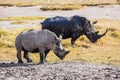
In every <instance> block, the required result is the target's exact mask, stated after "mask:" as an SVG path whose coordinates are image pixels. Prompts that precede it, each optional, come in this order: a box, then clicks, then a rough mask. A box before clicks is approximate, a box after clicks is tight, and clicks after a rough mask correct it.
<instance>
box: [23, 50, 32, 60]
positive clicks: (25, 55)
mask: <svg viewBox="0 0 120 80" xmlns="http://www.w3.org/2000/svg"><path fill="white" fill-rule="evenodd" d="M24 58H25V59H26V60H27V62H33V61H32V60H31V59H30V58H29V53H28V51H24Z"/></svg>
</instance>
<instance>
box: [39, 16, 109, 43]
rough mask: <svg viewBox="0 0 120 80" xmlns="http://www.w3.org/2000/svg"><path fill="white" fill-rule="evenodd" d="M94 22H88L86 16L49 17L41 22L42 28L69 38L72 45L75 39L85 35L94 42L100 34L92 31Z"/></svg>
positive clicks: (63, 37)
mask: <svg viewBox="0 0 120 80" xmlns="http://www.w3.org/2000/svg"><path fill="white" fill-rule="evenodd" d="M96 22H97V21H95V22H93V23H92V22H90V21H89V20H88V19H87V18H85V17H81V16H77V15H75V16H72V17H61V16H56V17H51V18H47V19H46V20H44V21H43V22H42V23H41V24H42V29H48V30H50V31H52V32H54V33H55V34H56V35H57V36H59V35H63V36H62V39H67V38H71V44H72V45H74V43H75V41H76V40H77V39H78V38H79V37H80V36H81V35H86V36H87V38H88V39H89V40H90V41H91V42H93V43H94V42H96V41H97V40H98V39H100V38H101V37H102V36H104V35H105V34H106V32H107V30H106V32H105V33H103V34H102V35H99V34H98V31H96V32H95V31H94V26H93V24H95V23H96Z"/></svg>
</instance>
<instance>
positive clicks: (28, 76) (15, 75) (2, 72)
mask: <svg viewBox="0 0 120 80" xmlns="http://www.w3.org/2000/svg"><path fill="white" fill-rule="evenodd" d="M0 80H120V68H116V67H113V66H110V65H105V64H89V63H87V62H55V63H46V64H34V63H30V64H27V63H24V64H17V63H12V64H11V63H4V64H3V63H1V64H0Z"/></svg>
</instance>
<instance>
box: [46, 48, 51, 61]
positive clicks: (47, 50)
mask: <svg viewBox="0 0 120 80" xmlns="http://www.w3.org/2000/svg"><path fill="white" fill-rule="evenodd" d="M49 52H50V49H46V50H45V62H47V60H46V57H47V54H48V53H49Z"/></svg>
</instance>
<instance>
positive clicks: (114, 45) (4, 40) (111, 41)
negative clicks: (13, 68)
mask: <svg viewBox="0 0 120 80" xmlns="http://www.w3.org/2000/svg"><path fill="white" fill-rule="evenodd" d="M106 28H109V32H108V33H107V35H106V36H105V37H103V38H101V39H100V40H99V41H98V42H97V43H91V42H90V41H89V40H88V39H87V38H86V37H85V36H81V37H80V38H79V39H78V40H77V41H76V44H75V47H71V44H70V39H66V40H62V43H63V47H64V48H65V49H66V50H71V52H70V53H69V54H68V55H67V56H66V58H65V59H64V60H65V61H88V62H91V63H106V64H113V65H116V66H120V54H119V53H120V35H119V34H120V21H119V20H106V19H101V20H98V23H97V24H96V25H95V29H96V30H99V31H100V34H101V33H103V32H104V31H105V29H106ZM29 29H31V28H17V29H10V30H5V29H0V51H1V53H0V60H3V61H4V60H13V61H14V60H15V61H17V58H16V50H15V46H14V41H15V37H16V36H17V35H18V34H19V33H20V32H21V31H25V30H29ZM34 29H39V28H38V27H36V28H34ZM8 57H9V58H8ZM30 57H31V58H32V60H33V61H34V62H38V61H39V54H38V53H36V54H30ZM47 60H48V61H49V62H54V61H60V60H59V59H58V58H57V57H56V56H55V54H54V53H53V52H52V51H51V52H50V53H49V54H48V56H47Z"/></svg>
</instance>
